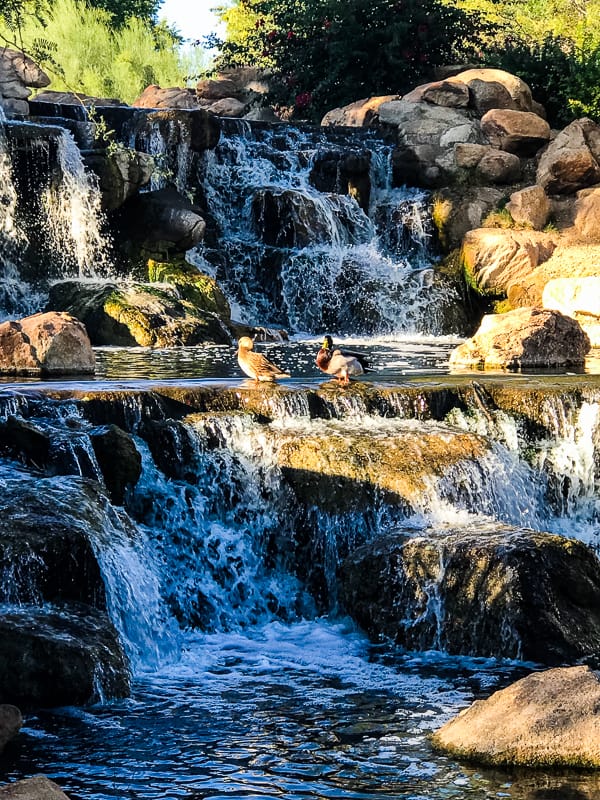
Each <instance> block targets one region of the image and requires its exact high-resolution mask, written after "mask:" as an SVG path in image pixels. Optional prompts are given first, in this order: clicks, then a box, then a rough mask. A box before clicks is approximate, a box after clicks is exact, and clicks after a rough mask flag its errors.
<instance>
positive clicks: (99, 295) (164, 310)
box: [49, 281, 232, 347]
mask: <svg viewBox="0 0 600 800" xmlns="http://www.w3.org/2000/svg"><path fill="white" fill-rule="evenodd" d="M49 302H50V304H52V305H53V306H54V307H56V308H65V309H69V310H70V311H71V312H72V313H74V314H77V316H78V317H79V318H80V319H81V320H83V321H84V323H85V325H86V327H87V329H88V331H89V334H90V338H91V340H92V342H93V343H94V344H96V345H119V346H123V347H132V346H135V345H141V346H142V347H180V346H187V345H194V344H200V343H202V342H216V343H217V344H230V343H231V341H232V336H231V333H230V330H229V327H228V320H223V319H221V318H220V317H219V316H218V315H216V314H214V313H212V312H210V311H204V309H202V308H198V307H197V306H196V305H195V304H194V303H193V302H191V301H190V300H186V299H182V298H181V296H180V294H179V292H178V291H177V288H176V287H175V286H170V285H169V284H166V283H161V284H156V283H129V282H128V283H101V284H95V283H89V282H79V281H64V282H62V283H59V284H55V285H54V286H53V287H52V288H51V291H50V301H49Z"/></svg>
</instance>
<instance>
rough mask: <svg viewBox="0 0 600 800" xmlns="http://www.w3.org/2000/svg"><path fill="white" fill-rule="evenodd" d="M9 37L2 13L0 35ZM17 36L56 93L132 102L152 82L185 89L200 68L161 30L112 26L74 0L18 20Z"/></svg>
mask: <svg viewBox="0 0 600 800" xmlns="http://www.w3.org/2000/svg"><path fill="white" fill-rule="evenodd" d="M3 22H4V24H2V23H3ZM10 35H11V30H10V28H9V26H8V24H7V23H6V20H5V17H4V15H3V16H2V18H0V37H3V38H5V39H6V38H8V37H9V36H10ZM20 36H21V40H22V49H24V50H25V52H27V53H29V54H31V55H32V56H33V57H34V58H36V59H37V60H39V61H40V63H41V64H42V66H43V67H44V68H45V69H47V71H48V72H49V73H50V74H51V76H52V86H51V88H52V89H54V90H58V91H76V92H82V93H84V94H89V95H93V96H96V97H117V98H119V99H120V100H124V101H126V102H131V101H132V100H134V99H135V98H136V97H137V96H138V95H139V94H140V92H141V91H142V90H143V89H144V88H145V87H146V86H148V85H149V84H151V83H156V84H158V85H160V86H183V85H185V84H186V81H187V80H188V76H194V75H196V74H197V73H198V71H199V70H200V66H201V65H200V64H198V63H193V60H192V57H190V56H186V57H184V56H182V54H181V52H180V50H179V47H178V44H179V42H178V39H177V38H176V37H175V36H174V35H173V34H172V33H171V32H170V31H169V30H168V29H167V28H166V27H165V26H157V25H153V24H151V23H150V22H147V21H144V20H142V19H138V18H136V17H132V18H130V19H129V20H128V21H127V23H126V24H125V25H123V26H121V27H120V28H115V26H114V24H113V20H112V17H111V15H110V13H109V12H108V11H105V10H102V9H99V8H91V7H90V6H88V5H86V4H85V3H84V2H80V1H79V0H53V3H52V7H51V9H49V10H47V12H46V16H45V19H43V18H41V17H37V16H34V15H31V14H26V15H24V16H22V17H21V26H20ZM197 52H198V53H199V55H201V53H200V52H199V51H197Z"/></svg>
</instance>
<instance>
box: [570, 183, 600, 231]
mask: <svg viewBox="0 0 600 800" xmlns="http://www.w3.org/2000/svg"><path fill="white" fill-rule="evenodd" d="M573 225H574V227H575V230H576V231H577V232H578V233H579V235H580V236H581V237H582V238H584V239H588V240H589V239H592V240H593V239H595V240H597V241H600V188H596V187H594V188H590V189H582V190H581V191H580V192H577V200H576V202H575V216H574V219H573Z"/></svg>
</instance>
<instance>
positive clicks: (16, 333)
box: [0, 311, 96, 375]
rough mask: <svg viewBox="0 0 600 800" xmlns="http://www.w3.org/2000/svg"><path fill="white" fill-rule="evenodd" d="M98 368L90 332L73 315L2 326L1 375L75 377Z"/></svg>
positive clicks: (54, 314)
mask: <svg viewBox="0 0 600 800" xmlns="http://www.w3.org/2000/svg"><path fill="white" fill-rule="evenodd" d="M95 368H96V357H95V355H94V351H93V349H92V346H91V343H90V340H89V337H88V335H87V331H86V329H85V327H84V326H83V324H82V323H81V322H80V321H79V320H78V319H76V318H75V317H73V316H72V315H70V314H67V313H62V312H56V311H48V312H46V313H40V314H34V315H33V316H31V317H24V318H23V319H21V320H12V321H8V322H3V323H1V324H0V373H4V374H9V375H74V374H89V373H93V372H94V371H95Z"/></svg>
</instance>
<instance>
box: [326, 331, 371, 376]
mask: <svg viewBox="0 0 600 800" xmlns="http://www.w3.org/2000/svg"><path fill="white" fill-rule="evenodd" d="M315 363H316V365H317V367H318V368H319V369H320V370H321V371H322V372H326V373H327V375H331V376H332V377H334V378H337V379H338V380H339V381H340V382H341V383H350V376H351V375H362V374H363V372H367V371H368V364H367V359H366V356H364V355H363V354H362V353H352V352H350V351H345V350H337V349H336V350H334V349H333V339H332V338H331V336H326V337H325V338H324V339H323V344H322V345H321V349H320V350H319V352H318V353H317V358H316V360H315Z"/></svg>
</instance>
